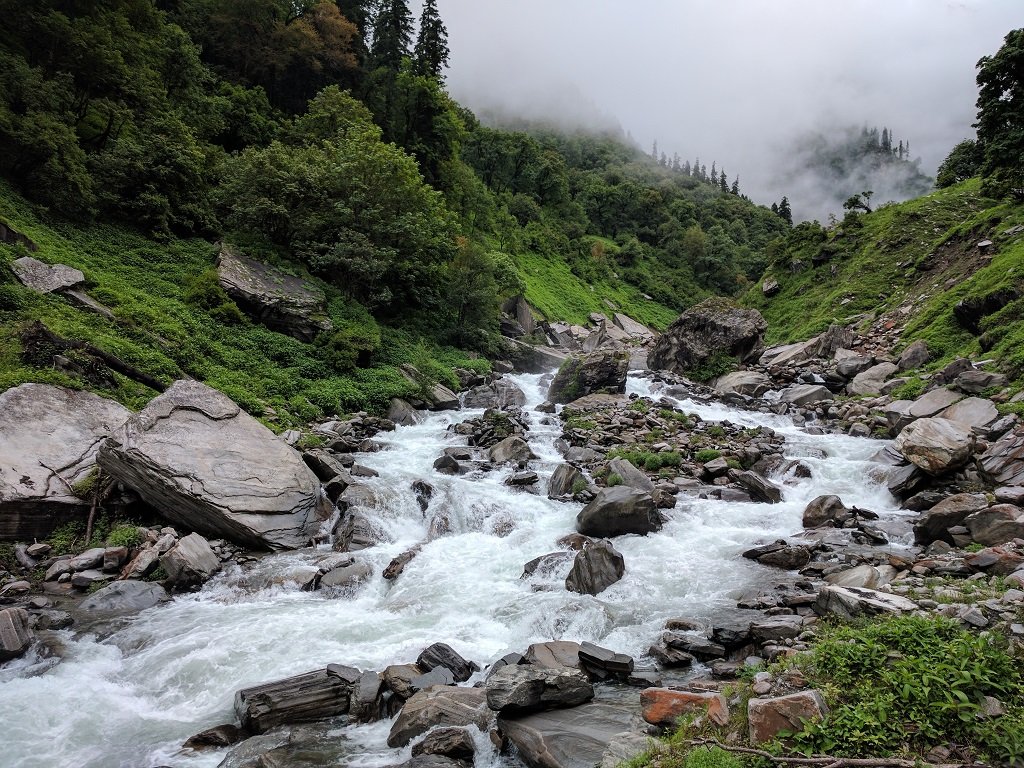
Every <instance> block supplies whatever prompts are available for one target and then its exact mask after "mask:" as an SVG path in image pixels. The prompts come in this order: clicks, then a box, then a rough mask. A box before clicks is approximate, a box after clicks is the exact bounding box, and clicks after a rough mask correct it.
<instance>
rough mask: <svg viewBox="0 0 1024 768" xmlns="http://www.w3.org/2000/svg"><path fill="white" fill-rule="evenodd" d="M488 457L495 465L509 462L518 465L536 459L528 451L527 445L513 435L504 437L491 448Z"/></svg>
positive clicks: (530, 451)
mask: <svg viewBox="0 0 1024 768" xmlns="http://www.w3.org/2000/svg"><path fill="white" fill-rule="evenodd" d="M488 455H489V456H490V459H491V461H492V462H494V463H495V464H506V463H509V462H511V463H513V464H519V463H522V462H525V461H529V460H530V459H535V458H537V456H536V455H535V454H534V452H533V451H532V450H530V445H529V443H527V442H526V441H525V440H523V438H521V437H517V436H515V435H513V436H511V437H506V438H505V439H504V440H502V441H501V442H500V443H496V444H495V445H493V446H491V450H490V452H489V454H488Z"/></svg>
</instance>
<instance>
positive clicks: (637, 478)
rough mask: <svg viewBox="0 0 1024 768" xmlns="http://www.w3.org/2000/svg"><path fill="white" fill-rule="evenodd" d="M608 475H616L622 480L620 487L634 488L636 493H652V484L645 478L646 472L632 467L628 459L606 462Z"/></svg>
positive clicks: (649, 479)
mask: <svg viewBox="0 0 1024 768" xmlns="http://www.w3.org/2000/svg"><path fill="white" fill-rule="evenodd" d="M608 475H609V477H610V476H611V475H618V476H619V477H620V478H622V485H626V486H629V487H630V488H635V489H636V490H638V491H644V492H645V493H653V492H654V482H653V481H652V480H651V478H649V477H648V476H647V473H646V472H642V471H641V470H639V469H637V468H636V467H634V466H633V464H632V463H630V461H629V460H628V459H612V460H611V461H609V462H608Z"/></svg>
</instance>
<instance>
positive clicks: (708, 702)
mask: <svg viewBox="0 0 1024 768" xmlns="http://www.w3.org/2000/svg"><path fill="white" fill-rule="evenodd" d="M640 706H641V707H642V708H643V718H644V720H646V721H647V722H648V723H651V724H652V725H661V726H672V725H675V723H676V721H677V720H678V719H679V718H680V717H681V716H682V715H685V714H688V713H690V712H702V711H706V712H707V714H708V717H710V718H711V721H712V722H714V723H717V724H718V725H726V724H727V723H728V722H729V705H728V704H727V703H726V701H725V697H724V696H722V694H720V693H697V692H694V691H673V690H671V689H669V688H647V689H645V690H644V691H642V692H641V693H640Z"/></svg>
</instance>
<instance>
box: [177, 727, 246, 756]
mask: <svg viewBox="0 0 1024 768" xmlns="http://www.w3.org/2000/svg"><path fill="white" fill-rule="evenodd" d="M242 738H243V732H242V731H241V730H239V728H238V726H237V725H233V724H231V723H226V724H224V725H215V726H214V727H213V728H207V729H206V730H205V731H200V732H199V733H197V734H196V735H195V736H192V737H190V738H189V739H188V741H186V742H185V743H184V744H182V745H181V746H182V749H195V750H203V749H220V748H222V747H230V746H231V745H232V744H237V743H238V742H240V741H241V740H242Z"/></svg>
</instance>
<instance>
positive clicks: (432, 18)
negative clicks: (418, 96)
mask: <svg viewBox="0 0 1024 768" xmlns="http://www.w3.org/2000/svg"><path fill="white" fill-rule="evenodd" d="M448 53H449V51H448V30H446V29H445V28H444V23H443V22H442V21H441V16H440V14H438V12H437V3H436V0H425V2H424V3H423V13H421V14H420V30H419V33H418V34H417V35H416V47H415V48H414V49H413V61H414V62H415V65H416V71H417V72H418V73H419V74H421V75H426V76H427V77H436V78H437V79H438V80H444V76H443V75H442V74H441V71H442V70H443V69H444V67H445V65H446V64H447V63H448Z"/></svg>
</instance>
